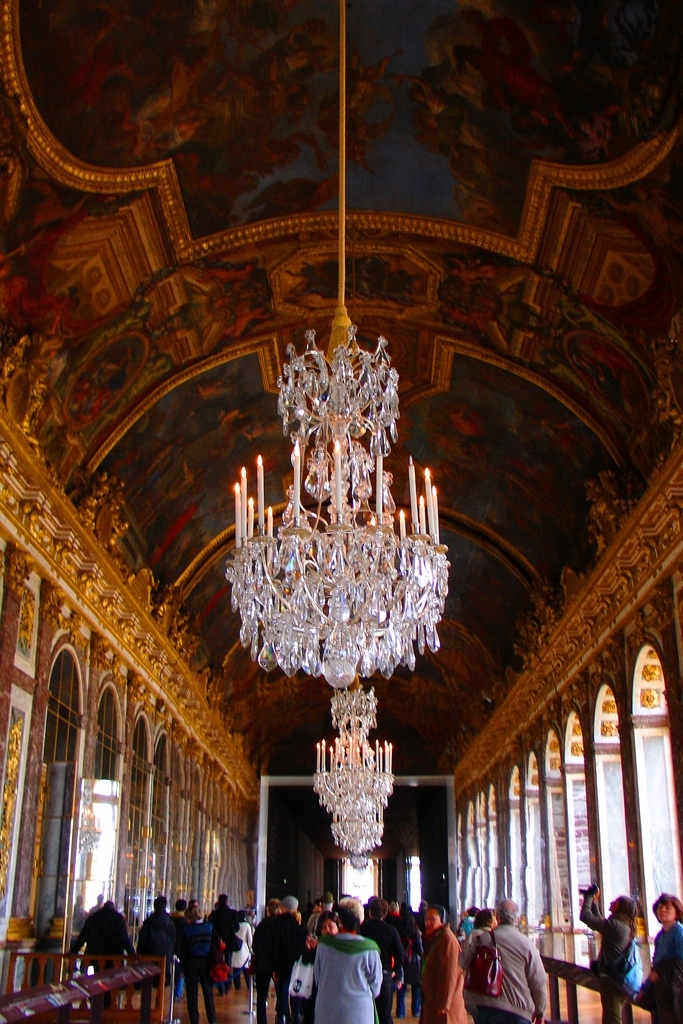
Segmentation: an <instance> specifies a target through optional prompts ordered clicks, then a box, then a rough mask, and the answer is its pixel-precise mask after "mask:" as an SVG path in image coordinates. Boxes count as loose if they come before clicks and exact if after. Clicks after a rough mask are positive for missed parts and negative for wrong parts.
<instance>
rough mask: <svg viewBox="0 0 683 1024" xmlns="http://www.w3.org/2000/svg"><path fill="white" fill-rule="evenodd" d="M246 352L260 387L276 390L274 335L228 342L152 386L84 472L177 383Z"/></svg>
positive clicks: (278, 365) (277, 365) (277, 371)
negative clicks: (258, 373) (255, 363)
mask: <svg viewBox="0 0 683 1024" xmlns="http://www.w3.org/2000/svg"><path fill="white" fill-rule="evenodd" d="M250 355H256V356H258V361H259V369H260V371H261V380H262V382H263V388H264V390H265V391H273V392H277V379H278V376H279V375H280V372H281V370H282V366H281V363H280V351H279V348H278V344H277V338H276V337H275V336H274V335H272V334H271V335H268V337H266V338H252V339H251V340H249V341H244V342H241V343H240V344H239V345H232V346H230V348H228V349H225V350H223V351H222V352H219V353H217V354H216V355H214V356H209V357H208V359H202V360H201V362H198V363H193V364H192V366H190V367H188V368H186V369H184V370H181V371H180V372H179V373H176V374H174V375H173V376H172V377H170V378H169V379H168V380H166V381H164V383H163V384H160V385H159V387H157V388H155V389H154V391H152V393H151V394H149V395H147V396H146V397H145V398H143V399H142V400H141V401H140V402H138V404H137V405H135V406H134V407H133V408H132V409H131V411H130V412H129V413H128V415H127V416H126V418H125V419H124V420H123V421H122V422H121V423H120V424H119V425H118V426H117V427H116V429H115V430H113V431H112V432H111V434H110V435H109V437H108V438H107V440H106V441H105V442H104V444H101V445H100V447H99V448H98V449H97V451H96V452H95V454H94V455H93V456H92V458H90V459H89V460H88V463H87V470H88V472H89V473H93V472H94V471H95V470H96V469H97V467H98V466H99V465H100V463H101V462H102V461H103V459H105V458H106V457H107V455H108V454H109V452H110V451H112V450H113V449H114V448H115V447H116V445H117V444H118V443H119V441H120V440H121V438H122V437H123V436H124V435H125V434H126V433H127V432H128V431H129V430H130V428H131V427H132V426H133V425H134V424H135V423H137V421H138V420H139V419H141V417H143V416H144V415H145V414H146V413H148V412H149V410H150V409H152V408H153V407H154V406H155V405H156V403H157V402H159V401H160V400H161V399H162V398H164V397H165V395H168V394H169V393H170V392H171V391H173V390H174V389H175V388H177V387H179V386H180V385H181V384H186V383H187V381H188V380H192V378H193V377H198V376H199V375H200V374H202V373H206V371H207V370H213V369H214V368H215V367H216V366H222V365H223V363H230V362H232V361H233V359H241V358H242V357H243V356H250Z"/></svg>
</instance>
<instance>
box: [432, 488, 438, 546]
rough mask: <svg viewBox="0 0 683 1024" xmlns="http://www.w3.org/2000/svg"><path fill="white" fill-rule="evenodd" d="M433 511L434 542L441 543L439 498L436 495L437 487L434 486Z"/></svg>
mask: <svg viewBox="0 0 683 1024" xmlns="http://www.w3.org/2000/svg"><path fill="white" fill-rule="evenodd" d="M432 511H433V512H434V543H435V544H439V543H440V540H439V500H438V498H437V496H436V487H432Z"/></svg>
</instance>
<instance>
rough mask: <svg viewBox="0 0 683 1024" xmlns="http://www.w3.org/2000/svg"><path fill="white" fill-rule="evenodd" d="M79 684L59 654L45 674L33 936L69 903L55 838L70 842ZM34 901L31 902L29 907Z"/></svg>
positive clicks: (65, 858)
mask: <svg viewBox="0 0 683 1024" xmlns="http://www.w3.org/2000/svg"><path fill="white" fill-rule="evenodd" d="M80 710H81V700H80V684H79V678H78V669H77V667H76V661H75V659H74V657H73V655H72V654H71V652H70V651H68V650H66V649H64V650H62V651H60V652H59V654H58V655H57V658H56V660H55V663H54V665H53V666H52V671H51V673H50V682H49V692H48V702H47V716H46V720H45V738H44V741H43V762H44V765H45V767H44V768H43V772H44V779H45V785H46V790H45V792H46V796H45V801H44V804H43V807H42V808H41V809H40V811H39V814H38V821H37V833H36V845H38V843H40V856H39V863H40V864H41V873H40V877H39V878H38V879H37V882H36V889H35V891H34V894H32V896H31V903H32V905H33V906H34V907H35V927H36V935H44V934H45V931H46V929H47V928H48V927H50V926H52V925H54V922H53V921H52V920H51V919H52V918H55V917H60V918H61V919H62V920H63V918H64V894H65V893H67V894H68V895H67V900H66V902H67V906H68V904H69V902H70V900H71V886H72V884H73V879H72V877H71V862H70V857H69V846H70V844H69V842H55V836H57V837H59V836H60V835H61V836H62V837H68V836H69V835H72V836H73V831H72V830H73V828H74V816H73V804H74V795H75V776H76V760H77V757H78V733H79V729H80V725H81V715H80ZM34 900H35V901H36V902H35V903H34Z"/></svg>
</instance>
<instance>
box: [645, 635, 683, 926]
mask: <svg viewBox="0 0 683 1024" xmlns="http://www.w3.org/2000/svg"><path fill="white" fill-rule="evenodd" d="M633 726H634V738H635V751H636V774H637V779H638V801H639V806H640V828H641V840H642V849H643V867H644V870H645V896H646V900H647V906H648V924H649V929H648V930H649V932H650V935H653V934H654V933H655V931H656V930H657V929H658V928H659V923H658V922H657V921H656V919H655V916H654V914H653V913H652V909H651V907H652V903H653V902H654V900H655V899H656V898H657V896H658V895H659V894H660V893H662V892H671V893H680V891H681V877H680V866H679V865H680V852H679V839H678V829H677V827H676V810H675V807H676V803H675V796H674V785H673V763H672V759H671V739H670V736H669V710H668V706H667V700H666V685H665V681H664V673H663V671H662V665H661V662H660V660H659V656H658V654H657V652H656V651H655V650H654V648H653V647H650V646H649V645H648V646H647V647H644V648H643V649H642V650H641V651H640V653H639V655H638V658H637V660H636V669H635V674H634V679H633Z"/></svg>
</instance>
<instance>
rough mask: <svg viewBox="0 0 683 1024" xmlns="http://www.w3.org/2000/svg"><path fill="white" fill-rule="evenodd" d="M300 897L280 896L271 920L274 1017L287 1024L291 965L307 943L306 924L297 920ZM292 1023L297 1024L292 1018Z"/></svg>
mask: <svg viewBox="0 0 683 1024" xmlns="http://www.w3.org/2000/svg"><path fill="white" fill-rule="evenodd" d="M298 909H299V901H298V899H297V898H296V896H285V897H284V898H283V899H281V900H280V913H279V914H278V916H277V917H276V918H275V920H274V922H273V940H274V941H273V945H274V955H273V980H274V981H275V996H276V1002H275V1020H276V1022H277V1024H289V1022H290V1020H291V1019H292V1016H291V1015H290V1008H289V982H290V979H291V976H292V969H293V967H294V964H295V963H296V962H297V960H298V959H299V957H300V956H301V954H302V953H303V951H304V946H305V945H306V927H305V925H302V924H300V923H299V921H298V920H297V910H298ZM295 1024H298V1022H297V1021H295Z"/></svg>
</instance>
